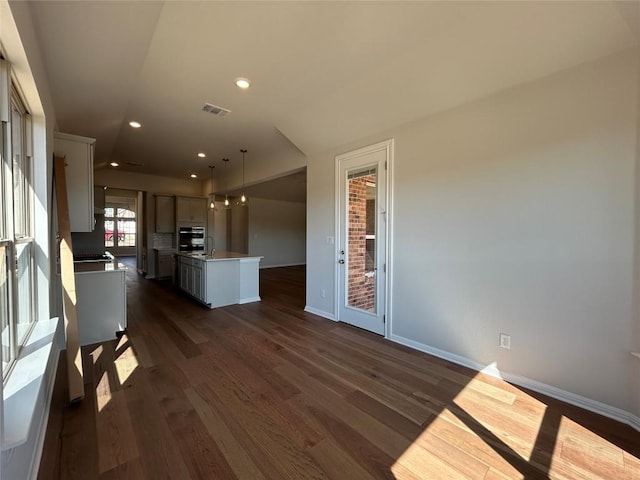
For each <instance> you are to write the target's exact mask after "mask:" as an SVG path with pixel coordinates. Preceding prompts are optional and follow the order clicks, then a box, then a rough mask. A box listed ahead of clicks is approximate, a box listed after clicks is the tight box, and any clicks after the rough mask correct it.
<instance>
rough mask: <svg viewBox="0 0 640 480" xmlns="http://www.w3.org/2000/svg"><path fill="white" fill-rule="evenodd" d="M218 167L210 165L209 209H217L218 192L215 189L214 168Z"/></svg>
mask: <svg viewBox="0 0 640 480" xmlns="http://www.w3.org/2000/svg"><path fill="white" fill-rule="evenodd" d="M214 168H216V167H214V166H213V165H209V170H210V172H211V193H210V194H209V210H211V211H216V210H217V208H216V194H215V192H214V191H213V169H214Z"/></svg>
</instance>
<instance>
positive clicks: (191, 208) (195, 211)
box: [176, 197, 207, 225]
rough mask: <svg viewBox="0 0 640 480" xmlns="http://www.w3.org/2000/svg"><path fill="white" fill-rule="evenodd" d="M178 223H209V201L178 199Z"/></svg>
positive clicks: (192, 198)
mask: <svg viewBox="0 0 640 480" xmlns="http://www.w3.org/2000/svg"><path fill="white" fill-rule="evenodd" d="M176 221H177V222H178V223H197V224H199V225H205V224H206V223H207V199H206V198H197V197H176Z"/></svg>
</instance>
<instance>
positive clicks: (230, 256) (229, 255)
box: [177, 250, 263, 262]
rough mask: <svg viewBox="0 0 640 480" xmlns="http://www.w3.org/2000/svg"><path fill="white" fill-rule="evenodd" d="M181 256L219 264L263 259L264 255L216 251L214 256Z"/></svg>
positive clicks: (186, 254) (187, 254)
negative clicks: (221, 262)
mask: <svg viewBox="0 0 640 480" xmlns="http://www.w3.org/2000/svg"><path fill="white" fill-rule="evenodd" d="M177 254H178V255H180V256H183V257H187V258H195V259H197V260H202V261H205V262H219V261H225V260H242V259H254V258H255V259H260V258H263V257H262V255H249V254H247V253H239V252H227V251H224V250H220V251H218V250H216V251H215V253H214V254H213V255H209V254H205V253H190V252H178V253H177Z"/></svg>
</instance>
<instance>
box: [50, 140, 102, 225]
mask: <svg viewBox="0 0 640 480" xmlns="http://www.w3.org/2000/svg"><path fill="white" fill-rule="evenodd" d="M95 142H96V141H95V139H93V138H87V137H80V136H78V135H69V134H67V133H60V132H55V133H54V144H53V152H54V154H55V156H57V157H65V165H66V170H65V176H66V179H67V200H68V204H69V221H70V224H71V231H72V232H91V231H93V229H94V225H95V220H94V216H93V213H94V212H93V201H94V199H93V148H94V145H95Z"/></svg>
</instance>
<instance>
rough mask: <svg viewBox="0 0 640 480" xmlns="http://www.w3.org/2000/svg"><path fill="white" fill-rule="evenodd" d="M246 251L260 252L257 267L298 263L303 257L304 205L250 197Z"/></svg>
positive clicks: (301, 262)
mask: <svg viewBox="0 0 640 480" xmlns="http://www.w3.org/2000/svg"><path fill="white" fill-rule="evenodd" d="M248 209H249V253H250V254H251V255H262V256H264V258H263V259H262V260H261V261H260V267H261V268H264V267H279V266H285V265H301V264H304V263H305V261H306V205H305V204H304V203H298V202H284V201H279V200H267V199H263V198H255V197H254V198H251V199H250V200H249V207H248Z"/></svg>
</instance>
